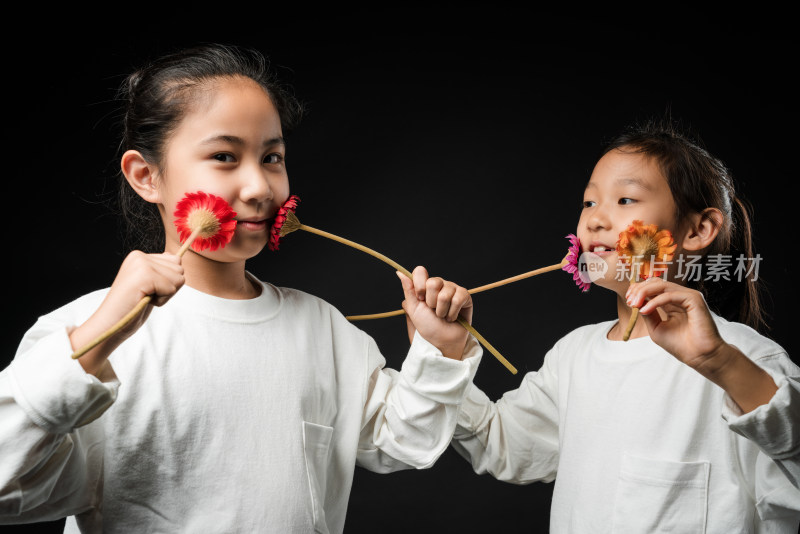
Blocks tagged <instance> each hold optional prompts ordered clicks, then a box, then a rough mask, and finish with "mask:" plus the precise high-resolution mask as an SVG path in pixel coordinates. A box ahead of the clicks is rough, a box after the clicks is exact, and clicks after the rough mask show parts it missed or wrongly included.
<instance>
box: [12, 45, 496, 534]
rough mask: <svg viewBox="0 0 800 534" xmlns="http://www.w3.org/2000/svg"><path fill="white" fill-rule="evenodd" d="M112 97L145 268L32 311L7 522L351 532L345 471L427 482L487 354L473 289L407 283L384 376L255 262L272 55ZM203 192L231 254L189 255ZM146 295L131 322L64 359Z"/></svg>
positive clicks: (151, 80)
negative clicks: (477, 329) (398, 334)
mask: <svg viewBox="0 0 800 534" xmlns="http://www.w3.org/2000/svg"><path fill="white" fill-rule="evenodd" d="M123 93H124V96H125V99H126V102H127V105H126V109H125V115H124V124H123V141H122V148H123V153H122V156H121V159H120V164H121V170H122V174H123V175H124V180H123V181H122V187H123V190H122V193H121V195H122V196H121V200H122V202H121V204H122V206H123V207H124V208H125V214H126V218H127V219H128V220H130V221H134V222H135V224H134V229H133V230H134V232H135V233H137V234H138V235H144V236H145V237H147V238H149V239H150V241H149V242H148V243H143V244H142V247H141V248H143V249H145V250H146V251H147V252H149V253H146V252H144V251H134V252H132V253H130V254H129V255H128V256H127V257H126V259H125V261H124V262H123V264H122V266H121V268H120V270H119V273H118V274H117V276H116V278H115V279H114V282H113V283H112V285H111V287H110V288H108V289H103V290H98V291H96V292H93V293H91V294H88V295H85V296H83V297H81V298H79V299H77V300H75V301H74V302H71V303H69V304H67V305H65V306H63V307H62V308H60V309H58V310H55V311H54V312H52V313H50V314H48V315H45V316H44V317H41V318H40V319H39V320H38V321H37V322H36V324H35V325H33V327H32V328H31V329H30V330H29V331H28V332H27V333H26V335H25V336H24V339H23V340H22V342H21V344H20V346H19V349H18V352H17V355H16V357H15V359H14V361H13V362H12V363H11V364H10V365H9V367H7V368H6V369H5V370H4V371H2V373H0V458H2V461H0V523H6V524H9V523H25V522H36V521H45V520H52V519H57V518H62V517H66V516H69V519H68V520H67V526H66V529H67V531H78V530H79V531H81V532H101V531H102V532H124V533H131V532H242V533H248V534H251V533H253V532H276V533H280V534H286V533H291V532H303V533H305V532H323V533H327V532H341V531H342V530H343V528H344V521H345V513H346V509H347V503H348V498H349V492H350V487H351V483H352V479H353V471H354V468H355V466H356V465H360V466H362V467H365V468H367V469H370V470H373V471H377V472H389V471H393V470H398V469H409V468H425V467H429V466H431V465H432V464H433V463H434V462H435V461H436V459H437V458H438V457H439V455H440V454H441V453H442V452H443V451H444V449H445V448H446V447H447V445H448V443H449V440H450V437H451V436H452V432H453V429H454V427H455V423H456V417H457V411H458V405H459V404H460V402H461V400H462V398H463V395H464V393H465V391H466V388H467V386H468V385H469V383H470V380H471V378H472V377H473V376H474V374H475V370H476V367H477V365H478V362H479V360H480V354H481V349H480V346H479V345H478V344H477V343H476V342H475V340H474V339H473V338H472V337H470V336H468V334H467V331H466V330H465V329H464V328H463V327H462V326H461V325H459V324H457V323H455V322H454V321H455V320H456V319H457V317H458V316H459V314H461V315H462V316H464V318H465V319H467V320H470V318H471V312H472V303H471V300H470V297H469V294H468V293H467V292H466V290H465V289H464V288H461V287H459V286H456V285H455V284H452V283H450V282H446V281H443V280H441V279H438V278H428V277H427V273H426V272H425V270H424V269H422V268H417V269H415V271H414V273H413V281H412V280H409V279H408V278H405V277H402V278H401V282H402V286H403V290H404V294H405V296H406V301H405V302H404V307H405V309H406V312H407V313H408V316H409V318H410V320H411V321H412V322H413V324H414V326H415V328H416V329H417V332H418V335H417V336H415V338H414V340H413V343H412V346H411V348H410V350H409V353H408V356H407V358H406V360H405V361H404V363H403V368H402V370H401V371H395V370H392V369H386V368H384V364H385V360H384V358H383V357H382V356H381V354H380V352H379V351H378V349H377V347H376V344H375V342H374V341H373V340H372V339H371V338H370V337H369V336H367V335H366V334H365V333H364V332H362V331H360V330H358V329H357V328H355V327H354V326H352V325H351V324H350V323H349V322H348V321H347V320H346V319H345V318H344V317H343V316H342V315H341V314H340V313H339V312H338V311H337V310H336V309H335V308H333V307H332V306H330V305H329V304H327V303H326V302H324V301H322V300H320V299H318V298H316V297H313V296H311V295H308V294H306V293H303V292H300V291H297V290H292V289H287V288H281V287H276V286H273V285H271V284H269V283H266V282H263V281H260V280H258V279H257V278H256V277H255V276H253V275H252V274H251V273H249V272H248V271H247V270H246V269H245V263H246V261H247V260H248V259H250V258H252V257H254V256H255V255H257V254H259V253H260V252H261V251H262V249H263V248H264V246H265V245H266V244H267V242H268V237H269V232H270V226H271V223H272V220H273V218H274V217H275V215H276V213H277V212H278V210H279V208H280V207H281V205H282V204H283V203H284V202H285V201H286V200H287V198H288V197H289V190H290V188H289V181H288V176H287V171H286V161H285V155H286V143H285V141H284V132H283V128H284V127H289V126H291V125H292V123H293V122H294V119H295V118H296V115H297V113H296V111H297V110H298V106H297V103H296V102H295V101H294V100H293V99H292V97H291V96H290V95H289V94H288V93H286V92H285V91H284V90H282V89H281V86H280V84H279V83H278V82H277V81H276V80H274V79H273V78H272V75H271V73H270V71H268V70H267V69H266V67H265V59H264V58H263V57H262V56H261V55H260V54H258V53H257V52H255V51H252V50H245V49H237V48H233V47H226V46H213V45H212V46H204V47H199V48H196V49H189V50H185V51H182V52H178V53H176V54H173V55H170V56H166V57H164V58H161V59H159V60H157V61H155V62H153V63H152V64H150V65H147V66H146V67H144V68H143V69H142V70H140V71H138V72H136V73H134V74H133V75H131V76H130V77H129V78H128V80H127V82H126V84H125V85H124V87H123ZM195 191H203V192H205V193H208V194H212V195H216V196H219V197H221V198H222V199H224V200H225V201H227V202H228V204H230V206H231V208H232V209H233V210H234V211H235V212H236V213H237V220H238V223H237V226H236V229H235V234H234V236H233V239H232V241H231V242H230V243H229V244H228V245H227V246H225V247H223V248H219V249H217V250H214V251H209V250H206V251H202V252H195V251H193V250H190V251H189V252H188V253H187V254H186V255H184V256H179V255H177V254H176V253H177V252H178V249H179V247H180V241H179V238H178V232H177V230H176V227H175V225H174V224H173V219H174V216H173V213H174V212H175V209H176V205H177V204H178V203H179V201H180V200H181V199H182V198H184V196H185V195H186V194H187V193H190V192H195ZM147 295H150V296H151V297H152V304H153V305H151V306H149V307H148V308H147V309H146V310H145V311H144V312H143V313H142V314H141V315H140V316H139V317H138V319H137V320H136V321H133V323H131V325H130V326H129V327H128V328H126V329H125V330H123V331H122V332H120V333H118V334H117V335H115V336H113V337H111V338H110V339H108V340H107V341H105V342H103V343H101V344H99V345H97V346H96V347H95V348H93V349H92V350H91V351H89V352H88V353H86V355H85V356H83V357H82V358H80V359H79V360H75V359H72V358H71V357H70V355H71V354H72V353H73V351H75V350H77V349H78V348H80V347H83V346H85V345H86V344H87V343H88V342H89V341H91V340H93V339H94V338H95V337H97V336H98V335H99V334H100V333H102V332H104V331H106V330H107V329H108V328H109V327H110V326H112V325H114V324H115V323H116V322H117V321H118V320H119V319H120V318H122V317H123V316H124V315H126V314H127V313H128V312H129V311H130V310H131V309H133V308H134V307H135V306H136V304H137V303H138V302H139V301H140V300H141V299H142V298H143V297H144V296H147ZM426 302H430V303H433V306H432V307H429V306H428V304H427V303H426ZM148 315H149V318H148Z"/></svg>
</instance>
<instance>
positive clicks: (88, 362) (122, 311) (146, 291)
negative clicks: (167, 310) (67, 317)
mask: <svg viewBox="0 0 800 534" xmlns="http://www.w3.org/2000/svg"><path fill="white" fill-rule="evenodd" d="M184 282H185V278H184V273H183V266H182V265H181V258H179V257H178V256H177V255H175V254H170V253H167V252H164V253H161V254H145V253H144V252H141V251H138V250H135V251H133V252H131V253H130V254H128V256H127V257H126V258H125V260H124V261H123V262H122V266H121V267H120V269H119V272H118V273H117V276H116V278H114V282H113V283H112V284H111V289H110V290H109V291H108V294H107V295H106V298H105V299H104V300H103V302H102V303H101V304H100V307H99V308H98V309H97V311H96V312H94V314H92V316H91V317H89V319H87V320H86V322H85V323H83V324H82V325H80V326H79V327H77V328H75V329H74V330H73V331H72V332H71V333H70V336H69V339H70V342H71V343H72V348H73V350H79V349H80V348H81V347H83V346H85V345H87V344H88V343H91V342H92V341H93V340H94V339H96V338H97V337H99V336H100V335H102V334H103V333H105V332H106V331H107V330H108V329H110V328H111V327H113V326H114V325H115V324H117V322H119V321H120V320H121V319H122V318H123V317H125V315H127V314H128V313H129V312H130V311H131V310H133V309H134V308H135V307H136V305H137V304H138V303H139V301H141V300H142V298H144V297H145V296H147V295H150V296H151V301H150V303H149V304H148V305H147V306H146V307H145V308H144V310H143V311H142V313H140V314H139V315H138V316H137V317H136V318H134V319H133V320H132V321H131V322H130V323H128V325H126V327H125V328H123V329H121V330H120V331H119V332H117V333H116V334H114V335H113V336H111V337H110V338H108V339H107V340H105V341H103V342H102V343H100V344H99V345H98V346H96V347H94V348H93V349H92V350H90V351H89V352H87V353H86V354H85V355H83V356H81V358H80V359H79V361H80V362H81V365H83V368H84V369H85V370H86V372H87V373H91V374H95V375H96V374H98V372H100V370H102V368H103V366H104V364H105V361H106V359H107V358H108V356H109V355H110V354H111V353H112V352H113V351H114V349H116V348H117V347H118V346H119V345H120V343H122V342H123V341H125V340H126V339H127V338H128V337H130V336H131V335H132V334H133V333H134V332H136V331H137V330H138V329H139V328H140V327H141V326H142V324H144V321H145V320H146V319H147V316H148V315H149V314H150V311H151V310H152V308H153V306H161V305H163V304H164V303H166V302H167V301H168V300H169V299H170V298H171V297H172V296H173V295H174V294H175V293H176V292H177V291H178V289H180V288H181V286H183V284H184Z"/></svg>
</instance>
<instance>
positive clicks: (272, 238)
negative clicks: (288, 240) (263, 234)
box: [267, 195, 300, 250]
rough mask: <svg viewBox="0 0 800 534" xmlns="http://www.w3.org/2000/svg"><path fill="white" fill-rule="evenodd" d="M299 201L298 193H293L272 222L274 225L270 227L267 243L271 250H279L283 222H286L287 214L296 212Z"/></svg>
mask: <svg viewBox="0 0 800 534" xmlns="http://www.w3.org/2000/svg"><path fill="white" fill-rule="evenodd" d="M299 202H300V197H298V196H297V195H292V196H290V197H289V198H288V199H287V200H286V202H284V203H283V205H282V206H281V208H280V209H279V210H278V214H277V215H276V216H275V221H274V222H273V223H272V227H271V228H270V229H269V242H268V243H267V246H268V247H269V249H270V250H278V244H279V243H280V240H281V228H283V224H284V223H285V222H286V214H287V213H289V212H292V213H294V211H295V210H296V209H297V204H298V203H299Z"/></svg>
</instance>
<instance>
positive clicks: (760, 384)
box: [627, 278, 778, 413]
mask: <svg viewBox="0 0 800 534" xmlns="http://www.w3.org/2000/svg"><path fill="white" fill-rule="evenodd" d="M627 296H628V304H629V305H630V306H634V307H640V309H639V312H640V313H641V314H642V318H643V319H644V321H645V323H646V324H647V330H648V331H649V332H650V338H651V339H652V340H653V341H654V342H655V343H657V344H658V345H660V346H661V347H663V348H664V350H666V351H667V352H669V353H670V354H672V355H673V356H675V357H676V358H677V359H678V360H680V361H682V362H683V363H685V364H686V365H688V366H690V367H692V368H693V369H695V370H696V371H697V372H699V373H700V374H701V375H703V376H705V377H706V378H707V379H709V380H711V381H712V382H714V383H715V384H717V385H718V386H719V387H721V388H722V389H724V390H725V391H726V392H727V393H728V395H730V397H731V398H732V399H733V400H734V401H735V402H736V403H737V404H738V405H739V407H740V408H741V409H742V411H743V412H745V413H747V412H750V411H752V410H754V409H756V408H757V407H758V406H761V405H762V404H766V403H768V402H769V400H770V399H771V398H772V397H773V395H775V392H776V391H777V390H778V388H777V386H776V385H775V381H774V380H773V379H772V377H771V376H770V375H769V374H768V373H767V372H766V371H764V370H763V369H762V368H761V367H759V366H758V365H756V364H755V363H754V362H753V361H752V360H751V359H750V358H748V357H747V356H745V355H744V354H743V353H742V351H740V350H739V349H738V348H736V347H734V346H733V345H730V344H728V343H726V342H725V340H723V339H722V337H721V336H720V335H719V331H718V330H717V325H716V323H715V322H714V319H713V317H711V312H710V311H709V309H708V305H707V304H706V301H705V299H704V298H703V295H702V294H701V293H700V292H699V291H695V290H693V289H689V288H686V287H683V286H681V285H678V284H675V283H672V282H666V281H664V280H662V279H660V278H648V279H647V281H645V282H639V283H637V284H634V285H632V286H631V287H630V288H629V289H628V294H627Z"/></svg>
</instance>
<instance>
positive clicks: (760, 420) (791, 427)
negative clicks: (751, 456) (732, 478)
mask: <svg viewBox="0 0 800 534" xmlns="http://www.w3.org/2000/svg"><path fill="white" fill-rule="evenodd" d="M756 363H757V364H759V365H760V366H761V367H762V368H763V369H765V370H766V371H767V372H768V373H769V374H770V376H772V378H773V380H774V381H775V385H776V386H778V391H777V392H776V393H775V395H773V397H772V399H770V402H769V403H767V404H764V405H762V406H759V407H758V408H756V409H755V410H753V411H751V412H749V413H743V412H742V410H741V408H739V406H738V405H737V404H736V402H734V400H733V399H731V398H730V397H729V396H728V395H727V394H725V396H724V402H723V407H722V417H723V419H725V421H726V422H727V423H728V427H729V428H730V429H731V430H732V431H733V432H736V433H737V434H739V435H740V436H743V437H744V438H746V439H748V440H749V441H750V442H752V443H753V444H755V445H756V447H758V450H759V452H758V458H757V459H756V462H755V467H754V468H752V469H751V470H749V472H747V471H746V472H745V475H746V478H751V480H750V481H748V485H749V486H750V487H752V488H754V493H755V495H754V500H755V501H756V508H757V509H758V512H759V515H760V516H761V518H762V519H772V518H779V517H782V516H785V515H787V514H793V515H794V514H798V513H800V368H798V367H797V366H796V365H794V364H793V363H792V362H791V360H789V358H788V356H786V355H785V354H781V355H775V356H768V357H765V358H761V359H759V360H756ZM748 475H749V476H748Z"/></svg>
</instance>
